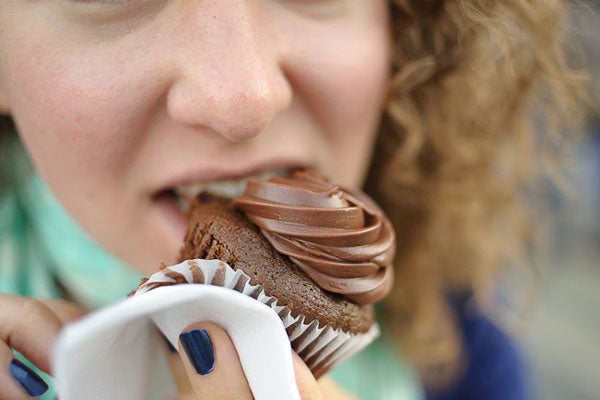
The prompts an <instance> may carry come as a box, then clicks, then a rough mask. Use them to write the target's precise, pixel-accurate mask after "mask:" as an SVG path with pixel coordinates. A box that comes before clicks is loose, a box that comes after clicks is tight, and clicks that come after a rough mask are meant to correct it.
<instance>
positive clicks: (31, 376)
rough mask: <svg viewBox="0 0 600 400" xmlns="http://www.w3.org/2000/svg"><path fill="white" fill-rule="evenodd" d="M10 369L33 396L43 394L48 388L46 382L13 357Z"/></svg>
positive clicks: (14, 376)
mask: <svg viewBox="0 0 600 400" xmlns="http://www.w3.org/2000/svg"><path fill="white" fill-rule="evenodd" d="M8 370H9V371H10V374H11V375H12V376H13V378H15V380H16V381H17V382H19V384H20V385H21V386H22V387H23V389H25V391H26V392H27V393H28V394H29V395H30V396H31V397H38V396H41V395H43V394H44V393H46V390H48V385H47V384H46V382H44V381H43V380H42V378H40V377H39V376H38V375H37V374H36V373H35V372H33V371H32V370H31V368H29V367H28V366H26V365H25V364H23V363H22V362H21V361H19V360H17V359H13V360H12V361H11V362H10V366H9V367H8Z"/></svg>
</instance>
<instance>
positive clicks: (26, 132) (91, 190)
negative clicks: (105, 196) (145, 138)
mask: <svg viewBox="0 0 600 400" xmlns="http://www.w3.org/2000/svg"><path fill="white" fill-rule="evenodd" d="M13 50H14V49H13ZM31 54H36V57H35V58H32V57H31V56H30V55H31ZM38 60H43V63H39V61H38ZM80 60H85V61H80ZM97 61H98V60H97V59H95V58H94V59H90V57H84V56H80V55H78V54H77V52H75V51H68V50H66V49H64V48H62V47H61V46H57V45H56V44H53V43H49V42H39V43H30V44H29V46H23V47H22V48H20V49H19V50H18V51H16V50H14V51H13V52H12V53H11V57H10V58H8V59H7V60H6V61H4V62H3V63H2V79H3V81H4V85H5V86H6V87H7V92H8V94H9V97H10V102H11V113H12V115H13V118H14V119H15V122H16V123H17V125H18V127H19V131H20V134H21V136H22V138H23V140H24V142H25V143H26V145H27V148H28V149H29V151H30V152H31V155H32V158H33V160H34V162H35V164H36V165H37V167H38V170H39V171H40V173H41V174H42V175H43V177H44V179H45V180H46V181H47V182H48V183H49V184H50V186H51V187H52V188H53V190H54V191H55V192H56V194H57V195H58V197H59V198H61V199H62V200H63V201H65V202H66V203H70V204H69V206H71V207H75V208H77V203H73V201H72V199H71V198H69V196H70V194H71V193H77V196H80V195H81V194H82V192H83V194H84V195H85V197H88V198H89V197H93V196H98V193H100V191H99V190H97V189H98V188H102V187H103V186H104V185H106V184H108V183H110V184H112V185H115V184H118V183H119V182H120V181H122V180H123V179H125V176H123V175H122V174H120V173H119V172H122V171H123V170H124V169H125V164H126V162H127V161H126V160H127V159H128V157H127V155H128V153H130V152H131V151H132V149H133V144H134V141H135V138H133V137H129V136H127V135H125V134H124V133H125V132H126V131H132V129H131V128H132V122H133V121H132V120H131V117H130V116H127V117H126V115H127V114H128V113H124V112H122V110H129V109H132V108H133V104H132V103H131V100H130V99H128V98H127V97H126V96H117V95H115V94H116V93H131V90H129V89H128V88H127V87H123V86H124V85H123V84H121V83H120V82H119V81H117V80H113V81H111V77H113V76H118V74H117V73H116V71H111V66H110V65H107V63H106V62H105V63H99V62H97ZM99 65H101V66H103V67H104V68H105V70H104V71H102V70H99V68H98V66H99ZM99 77H102V78H99ZM124 81H125V82H128V81H127V80H124ZM118 110H121V112H119V111H118ZM67 149H68V151H67ZM66 176H68V177H69V179H64V178H65V177H66ZM73 187H76V189H77V190H73Z"/></svg>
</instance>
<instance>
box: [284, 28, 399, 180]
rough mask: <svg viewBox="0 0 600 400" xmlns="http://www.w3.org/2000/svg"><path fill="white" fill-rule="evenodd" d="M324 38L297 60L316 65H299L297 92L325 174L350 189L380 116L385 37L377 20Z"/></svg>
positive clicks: (366, 158)
mask: <svg viewBox="0 0 600 400" xmlns="http://www.w3.org/2000/svg"><path fill="white" fill-rule="evenodd" d="M373 25H375V24H372V25H369V26H373ZM325 37H326V36H325ZM329 40H330V41H329V42H327V41H326V40H323V36H321V37H320V39H318V38H315V40H314V42H313V44H314V46H312V47H311V48H310V49H306V51H307V53H308V52H310V55H304V56H303V59H304V60H319V63H318V65H317V64H310V63H307V62H304V63H299V65H300V68H298V70H297V72H296V73H297V76H298V77H299V78H298V82H299V85H298V86H299V87H298V88H297V90H298V91H299V92H300V95H301V96H303V98H304V99H305V106H306V107H307V108H309V109H310V112H311V115H312V117H313V118H314V119H316V124H317V125H318V126H319V127H320V130H321V132H322V133H323V134H324V136H325V140H326V141H327V144H328V146H327V149H328V150H329V154H327V156H328V157H326V159H327V160H328V162H329V165H328V166H327V167H326V168H327V170H328V171H327V172H328V174H329V175H330V176H331V177H334V178H335V179H336V181H338V182H340V183H342V184H344V185H346V186H349V187H356V186H360V184H361V183H362V179H363V178H364V175H365V173H366V169H367V167H368V163H369V161H370V156H371V153H372V149H373V145H374V139H375V137H376V131H377V128H378V124H379V121H380V117H381V110H382V107H383V102H384V98H385V94H386V89H387V83H388V78H389V47H388V44H389V41H388V40H389V38H388V36H387V29H386V26H385V24H381V25H375V27H371V28H369V29H363V30H352V29H349V30H346V31H344V30H340V31H339V32H334V33H332V34H331V35H330V36H329ZM319 43H322V45H319ZM332 43H333V44H332ZM332 49H334V50H333V51H332Z"/></svg>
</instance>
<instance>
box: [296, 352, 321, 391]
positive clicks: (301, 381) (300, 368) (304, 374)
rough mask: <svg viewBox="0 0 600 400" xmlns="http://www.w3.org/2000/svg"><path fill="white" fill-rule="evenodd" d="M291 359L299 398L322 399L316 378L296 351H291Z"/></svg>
mask: <svg viewBox="0 0 600 400" xmlns="http://www.w3.org/2000/svg"><path fill="white" fill-rule="evenodd" d="M292 361H293V362H294V373H295V375H296V384H297V385H298V391H299V392H300V398H301V399H302V400H322V399H323V395H322V394H321V388H320V387H319V385H318V383H317V380H316V379H315V377H314V376H313V374H312V372H310V369H309V368H308V367H307V366H306V364H305V363H304V361H302V359H301V358H300V356H299V355H298V354H296V352H293V357H292Z"/></svg>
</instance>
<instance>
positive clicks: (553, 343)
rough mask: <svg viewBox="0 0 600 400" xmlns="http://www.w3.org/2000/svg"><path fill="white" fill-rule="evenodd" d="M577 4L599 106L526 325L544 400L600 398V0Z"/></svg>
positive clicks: (579, 38)
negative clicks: (530, 315)
mask: <svg viewBox="0 0 600 400" xmlns="http://www.w3.org/2000/svg"><path fill="white" fill-rule="evenodd" d="M572 8H573V13H572V14H573V16H572V18H573V23H572V27H571V30H572V39H571V40H570V44H569V45H570V46H572V48H573V50H574V52H575V53H577V52H581V53H582V55H583V62H584V63H585V66H586V69H587V70H588V71H589V72H588V73H589V76H590V79H591V82H590V94H591V97H592V101H593V110H592V111H591V112H590V115H589V116H588V119H587V123H586V126H585V137H584V139H583V141H582V143H581V145H580V147H579V148H578V152H577V156H576V158H575V160H573V162H574V167H575V168H574V172H573V178H572V183H573V187H572V189H570V190H571V191H572V195H571V196H570V198H569V199H567V200H566V201H562V202H560V203H559V204H558V205H557V215H558V218H559V221H560V228H559V232H558V235H557V237H556V238H555V239H554V240H553V241H552V243H553V248H552V249H551V251H550V252H549V257H548V260H547V264H548V265H545V266H544V268H545V269H544V270H543V271H542V276H541V284H540V288H539V293H538V297H537V299H536V301H537V303H536V305H535V309H534V311H533V317H532V320H531V321H530V324H529V325H528V326H527V327H526V333H525V340H524V341H525V349H526V351H527V352H528V354H529V358H530V364H531V371H532V374H533V382H534V386H535V388H534V389H535V391H536V394H537V398H538V399H539V400H599V399H600V0H587V1H576V2H575V1H574V2H573V3H572ZM577 64H579V61H577Z"/></svg>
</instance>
